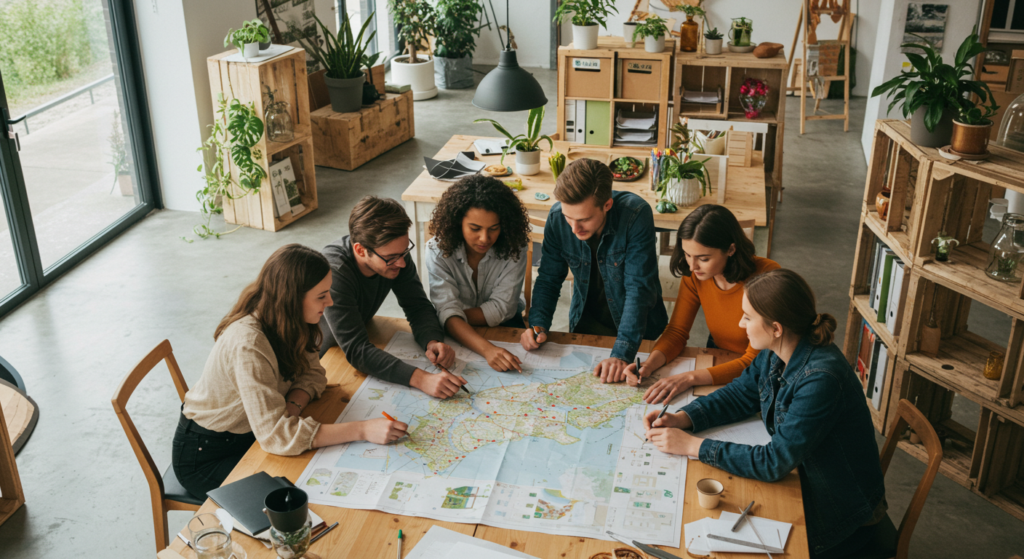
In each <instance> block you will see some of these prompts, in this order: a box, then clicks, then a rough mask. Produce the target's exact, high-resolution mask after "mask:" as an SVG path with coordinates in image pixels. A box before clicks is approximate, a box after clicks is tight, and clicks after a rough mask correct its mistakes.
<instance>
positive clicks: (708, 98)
mask: <svg viewBox="0 0 1024 559" xmlns="http://www.w3.org/2000/svg"><path fill="white" fill-rule="evenodd" d="M683 101H686V102H688V103H704V104H707V105H714V104H715V103H718V92H717V91H686V92H684V93H683Z"/></svg>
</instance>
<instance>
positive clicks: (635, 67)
mask: <svg viewBox="0 0 1024 559" xmlns="http://www.w3.org/2000/svg"><path fill="white" fill-rule="evenodd" d="M626 72H629V73H630V74H653V73H654V65H653V64H651V63H650V62H643V61H629V62H626Z"/></svg>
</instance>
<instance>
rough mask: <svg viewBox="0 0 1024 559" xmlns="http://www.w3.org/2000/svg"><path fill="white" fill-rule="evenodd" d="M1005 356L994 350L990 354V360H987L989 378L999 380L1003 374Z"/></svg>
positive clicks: (986, 369) (987, 376) (986, 370)
mask: <svg viewBox="0 0 1024 559" xmlns="http://www.w3.org/2000/svg"><path fill="white" fill-rule="evenodd" d="M1004 357H1005V356H1004V355H1003V354H1002V353H1001V352H998V351H993V352H991V353H989V354H988V360H986V361H985V372H984V374H985V378H987V379H989V380H999V377H1001V376H1003V360H1004Z"/></svg>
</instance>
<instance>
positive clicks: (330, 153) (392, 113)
mask: <svg viewBox="0 0 1024 559" xmlns="http://www.w3.org/2000/svg"><path fill="white" fill-rule="evenodd" d="M310 116H311V118H312V121H313V149H314V150H315V153H316V156H315V157H316V162H317V164H319V165H323V166H325V167H332V168H334V169H341V170H344V171H352V170H354V169H356V168H357V167H359V166H360V165H362V164H364V163H366V162H367V161H370V160H371V159H373V158H374V157H377V156H378V155H380V154H382V153H384V152H386V151H388V150H389V149H391V148H393V147H395V146H397V145H399V144H401V143H402V142H405V141H406V140H408V139H410V138H412V137H413V136H414V135H415V134H416V126H415V119H414V118H413V102H412V92H411V91H406V92H405V93H401V94H397V95H396V94H394V93H388V94H387V97H386V98H385V99H383V100H381V101H378V102H376V103H374V104H373V106H371V107H364V108H363V109H362V110H360V111H358V112H352V113H336V112H334V111H333V110H331V107H330V105H328V106H326V107H323V108H321V109H317V110H316V111H313V113H312V115H310Z"/></svg>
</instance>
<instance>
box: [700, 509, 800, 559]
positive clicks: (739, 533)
mask: <svg viewBox="0 0 1024 559" xmlns="http://www.w3.org/2000/svg"><path fill="white" fill-rule="evenodd" d="M739 517H740V515H739V513H735V512H728V511H724V512H722V516H721V517H719V518H717V519H715V518H702V519H700V520H697V521H696V522H691V523H689V524H687V525H686V526H684V527H683V531H684V532H685V533H686V536H685V542H686V551H687V552H689V553H690V554H691V555H701V556H705V555H710V554H711V552H712V551H722V552H730V553H763V552H759V551H757V550H756V549H755V548H753V547H750V546H745V545H741V544H738V543H730V542H724V541H721V540H715V539H711V538H709V537H708V535H709V534H717V535H720V536H724V537H727V538H729V539H732V540H740V541H744V542H748V543H750V544H756V545H760V543H761V542H760V541H759V540H758V539H757V534H760V535H761V538H763V539H764V545H765V546H767V547H770V548H778V549H786V542H787V541H789V533H790V532H791V531H792V530H793V525H792V524H790V523H789V522H779V521H777V520H771V519H768V518H761V517H759V516H751V515H747V518H746V519H745V520H744V521H743V523H742V524H740V527H739V528H738V529H737V530H736V531H735V532H733V531H732V526H733V524H735V523H736V519H737V518H739ZM751 522H753V523H755V524H757V533H755V532H754V529H753V528H752V527H751V525H750V523H751Z"/></svg>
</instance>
